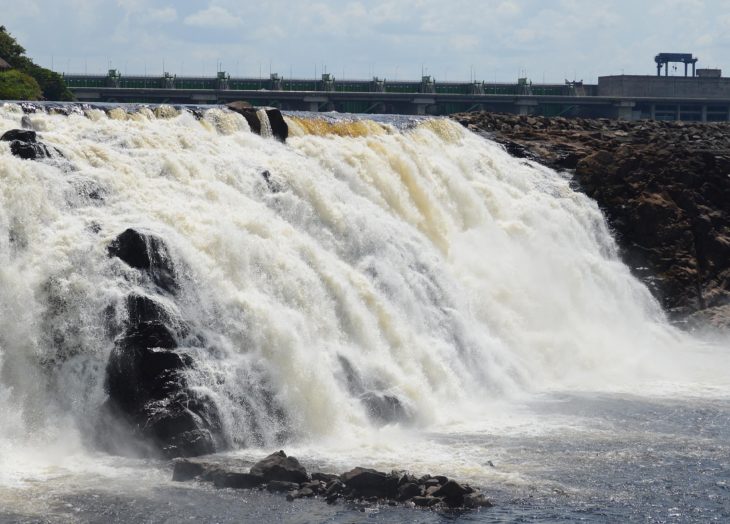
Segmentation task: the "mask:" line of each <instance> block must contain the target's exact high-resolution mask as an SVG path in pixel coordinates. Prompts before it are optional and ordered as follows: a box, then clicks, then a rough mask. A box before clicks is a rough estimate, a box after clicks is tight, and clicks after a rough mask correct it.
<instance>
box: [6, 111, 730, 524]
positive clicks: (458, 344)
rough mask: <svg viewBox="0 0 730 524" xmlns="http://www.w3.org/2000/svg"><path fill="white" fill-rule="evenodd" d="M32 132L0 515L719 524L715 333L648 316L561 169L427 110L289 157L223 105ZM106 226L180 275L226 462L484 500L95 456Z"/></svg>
mask: <svg viewBox="0 0 730 524" xmlns="http://www.w3.org/2000/svg"><path fill="white" fill-rule="evenodd" d="M30 116H31V120H32V122H33V125H34V127H35V128H36V129H38V130H39V136H40V137H41V139H42V140H43V142H44V143H46V144H47V145H49V146H53V147H55V148H57V149H58V150H59V151H60V152H61V153H62V154H63V158H56V159H51V160H46V161H42V162H34V161H23V160H20V159H17V158H15V157H13V156H12V155H11V154H10V150H9V145H8V144H7V143H0V158H2V162H1V163H0V290H2V293H1V294H0V366H1V368H0V419H1V420H2V425H1V426H0V521H8V522H182V521H188V520H189V521H204V522H323V521H333V522H358V521H362V522H366V521H367V522H370V521H380V522H451V521H465V522H502V521H517V522H520V521H523V522H570V521H589V522H593V521H598V522H618V521H637V522H647V521H649V522H708V521H713V520H714V521H718V522H722V521H724V520H727V519H728V518H730V505H729V504H728V502H727V501H728V499H730V491H729V490H730V488H729V487H728V482H729V481H730V478H729V476H730V464H729V463H730V453H729V452H730V407H729V405H728V397H730V379H729V378H728V374H727V370H728V369H730V367H728V364H730V352H729V351H728V343H727V340H726V339H723V338H722V337H721V336H717V337H714V338H713V337H712V336H710V335H705V336H704V337H703V338H699V337H697V336H691V335H688V334H685V333H682V332H680V331H678V330H676V329H674V328H673V327H672V326H670V325H669V324H668V323H667V322H666V321H665V319H664V316H663V314H662V312H661V310H660V308H659V306H658V305H657V304H656V302H655V301H654V300H653V298H652V297H651V296H650V294H649V293H648V291H647V290H646V289H645V288H644V287H643V286H642V285H641V284H640V283H639V282H638V281H636V280H635V279H634V278H633V277H632V276H631V275H630V273H629V271H628V269H627V268H626V267H625V266H624V265H623V264H622V263H621V262H620V260H619V259H618V257H617V251H616V246H615V244H614V242H613V240H612V238H611V235H610V232H609V231H608V228H607V227H606V224H605V222H604V219H603V217H602V215H601V213H600V210H599V209H598V208H597V206H596V205H595V203H594V202H592V201H590V200H589V199H587V198H586V197H585V196H584V195H582V194H580V193H577V192H575V191H573V190H572V189H571V187H570V180H569V177H568V176H567V175H564V174H559V173H556V172H554V171H551V170H549V169H546V168H543V167H541V166H538V165H536V164H533V163H530V162H524V161H521V160H517V159H514V158H511V157H510V156H509V155H507V154H506V153H505V152H504V151H503V150H502V149H501V148H500V147H499V146H497V145H495V144H493V143H490V142H489V141H487V140H485V139H483V138H481V137H478V136H476V135H473V134H471V133H469V132H468V131H466V130H464V129H462V128H461V127H460V126H458V125H457V124H454V123H452V122H450V121H448V120H441V119H409V118H400V119H385V120H381V121H373V120H367V119H357V120H344V119H342V118H341V117H334V116H332V117H330V118H328V119H321V118H317V117H315V116H313V115H307V114H290V115H287V121H288V123H289V126H290V133H291V136H290V138H289V139H288V141H287V142H286V144H282V143H279V142H277V141H276V140H273V139H271V138H266V137H263V138H262V137H259V136H257V135H255V134H252V133H251V132H250V131H249V129H248V125H247V124H246V122H245V120H244V119H243V118H241V117H240V116H238V115H235V114H232V113H229V112H224V111H221V110H219V109H207V110H205V111H204V112H203V114H202V118H198V117H196V115H194V114H193V113H191V112H188V111H178V110H174V109H172V108H164V107H163V108H158V109H157V110H156V111H152V110H149V109H139V108H135V109H132V108H129V109H128V108H124V107H117V108H115V109H113V110H111V111H107V112H104V111H100V110H98V109H88V108H87V109H86V110H78V111H76V112H73V113H72V114H70V115H58V114H47V113H45V112H38V113H35V114H32V115H30ZM21 117H22V112H21V111H20V108H18V107H17V106H14V105H12V104H6V105H4V106H2V107H0V132H4V131H5V130H7V129H12V128H17V127H20V119H21ZM264 171H268V177H267V176H263V172H264ZM127 227H137V228H142V229H145V230H148V231H152V232H154V233H155V234H157V235H159V236H160V237H162V238H164V239H165V241H166V243H167V244H168V247H169V249H170V252H171V254H172V256H173V258H174V260H175V263H176V264H177V267H178V270H179V273H180V275H181V288H182V291H181V294H180V296H179V298H178V299H177V300H176V302H175V303H170V304H169V308H170V309H171V310H174V311H175V313H176V314H177V315H179V316H181V317H182V318H184V319H185V320H186V322H187V323H188V324H189V325H190V326H192V331H193V332H194V334H195V335H196V336H197V338H196V340H197V342H193V341H191V340H181V341H180V346H181V347H180V350H181V351H186V352H188V353H189V354H191V355H192V356H194V357H195V359H196V361H197V362H198V363H199V364H198V365H197V366H196V368H195V369H191V370H190V371H189V377H188V380H189V381H190V382H191V383H192V384H194V385H195V387H196V388H199V389H200V390H201V391H204V392H205V393H206V395H208V396H209V397H210V398H213V399H214V400H215V402H216V405H217V407H218V409H219V410H220V411H221V414H222V417H223V422H224V432H225V435H224V436H225V440H226V442H227V443H228V445H229V451H227V452H226V453H225V455H226V456H231V457H235V458H237V459H240V458H243V459H246V460H250V461H252V462H253V461H255V460H257V459H259V458H261V457H262V456H263V455H266V454H268V453H270V452H271V451H274V450H276V449H279V448H283V449H286V451H287V452H288V453H289V454H291V455H295V456H297V457H298V458H299V459H300V460H301V461H302V462H303V463H304V464H305V466H307V467H308V469H310V470H317V469H319V470H322V471H333V472H341V471H343V470H346V469H349V468H351V467H353V466H355V465H362V466H369V467H377V468H381V469H384V470H390V469H394V468H397V469H409V470H411V471H412V472H414V473H417V474H422V473H427V472H429V473H433V474H446V475H449V476H453V477H455V478H457V479H460V480H464V481H468V482H470V483H472V484H474V485H478V486H481V487H482V488H483V489H484V491H485V492H486V493H487V494H488V495H489V496H490V498H491V499H492V500H493V502H494V503H495V507H494V508H490V509H488V510H482V511H479V512H472V513H439V512H424V511H416V510H411V509H407V508H391V507H359V506H357V505H347V504H338V505H334V506H327V505H326V504H324V503H323V502H322V501H311V500H310V501H296V502H294V503H288V502H286V501H285V500H284V499H283V497H279V496H273V495H272V496H270V495H268V494H263V493H259V492H233V491H228V490H220V491H217V490H214V489H213V488H211V487H210V486H208V485H203V484H196V483H186V484H178V483H172V482H171V480H170V476H171V466H170V464H169V463H167V462H160V461H153V460H146V459H138V458H133V457H114V456H109V455H106V454H104V453H102V452H100V451H98V450H96V449H95V448H94V445H93V438H92V435H93V432H94V427H95V426H94V425H95V421H96V414H97V412H98V409H99V407H100V406H101V404H102V403H103V401H104V399H105V395H106V394H105V391H104V374H105V365H106V361H107V359H108V356H109V353H110V351H111V350H112V348H113V347H114V339H113V336H112V335H110V334H109V333H108V331H107V330H106V329H105V328H104V323H105V319H106V318H107V316H108V315H109V311H110V310H112V311H119V310H120V309H123V308H119V307H116V308H115V306H118V305H119V304H120V303H122V302H123V301H124V297H125V296H126V294H127V293H129V292H139V290H140V285H141V284H140V283H139V282H138V281H135V279H134V278H133V277H131V276H130V275H129V274H128V273H125V271H126V270H125V268H123V267H120V265H119V264H118V263H115V261H114V260H112V259H110V258H109V257H108V256H107V252H106V246H107V245H108V244H109V242H110V241H111V240H112V239H113V238H114V237H115V236H116V235H118V234H119V233H120V232H121V231H123V230H124V229H126V228H127ZM110 308H111V309H110ZM122 320H123V319H122ZM200 341H202V342H200ZM353 374H354V376H356V380H354V382H355V383H356V385H357V387H354V386H353V378H352V376H353ZM368 395H388V396H390V397H394V398H397V399H398V400H399V402H400V404H401V405H402V406H403V407H404V411H405V413H406V416H405V417H404V419H403V420H401V421H400V422H398V423H390V424H383V423H382V421H380V422H379V421H377V420H374V419H373V417H372V416H370V414H369V413H368V410H367V405H366V403H365V402H363V399H364V398H365V397H366V396H368ZM272 399H273V404H275V405H276V406H277V410H276V413H272V410H271V405H272Z"/></svg>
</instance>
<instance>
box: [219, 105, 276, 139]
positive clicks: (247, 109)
mask: <svg viewBox="0 0 730 524" xmlns="http://www.w3.org/2000/svg"><path fill="white" fill-rule="evenodd" d="M226 107H228V109H230V110H231V111H234V112H236V113H238V114H239V115H241V116H243V117H244V118H245V119H246V122H248V126H249V127H250V128H251V131H252V132H253V133H256V134H257V135H260V134H261V119H260V116H259V113H258V112H259V111H260V110H262V109H263V111H265V112H266V116H267V117H268V119H269V124H270V125H271V134H272V135H273V136H274V137H276V138H277V139H278V140H281V141H282V142H285V141H286V139H287V137H288V136H289V126H288V125H287V123H286V120H284V115H282V114H281V111H279V110H278V109H276V108H273V107H266V108H260V107H253V106H251V104H249V103H247V102H242V101H236V102H231V103H229V104H227V105H226Z"/></svg>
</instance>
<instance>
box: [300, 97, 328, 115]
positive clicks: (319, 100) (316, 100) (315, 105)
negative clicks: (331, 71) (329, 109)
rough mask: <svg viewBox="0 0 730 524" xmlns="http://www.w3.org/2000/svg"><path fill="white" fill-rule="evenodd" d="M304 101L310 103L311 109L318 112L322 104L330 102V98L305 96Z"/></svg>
mask: <svg viewBox="0 0 730 524" xmlns="http://www.w3.org/2000/svg"><path fill="white" fill-rule="evenodd" d="M303 101H304V103H305V104H308V106H309V111H312V112H314V113H316V112H318V111H319V108H320V106H321V104H326V103H327V102H329V98H327V97H326V96H305V97H304V99H303Z"/></svg>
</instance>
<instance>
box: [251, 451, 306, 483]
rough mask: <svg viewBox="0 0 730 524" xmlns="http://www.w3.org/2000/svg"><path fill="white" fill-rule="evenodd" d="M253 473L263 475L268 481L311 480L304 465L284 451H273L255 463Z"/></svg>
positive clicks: (298, 481)
mask: <svg viewBox="0 0 730 524" xmlns="http://www.w3.org/2000/svg"><path fill="white" fill-rule="evenodd" d="M251 474H253V475H258V476H261V477H263V478H264V479H266V480H267V481H270V480H281V481H284V482H296V483H298V484H301V483H303V482H307V481H308V480H309V477H308V476H307V470H306V469H304V466H302V465H301V464H300V463H299V461H298V460H297V459H296V458H294V457H287V456H286V453H284V452H283V451H277V452H276V453H272V454H271V455H269V456H268V457H266V458H265V459H263V460H261V461H259V462H257V463H256V464H254V465H253V467H251Z"/></svg>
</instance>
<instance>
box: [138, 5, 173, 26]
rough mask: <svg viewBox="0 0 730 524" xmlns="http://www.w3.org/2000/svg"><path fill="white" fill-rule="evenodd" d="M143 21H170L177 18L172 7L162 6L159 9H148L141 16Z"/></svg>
mask: <svg viewBox="0 0 730 524" xmlns="http://www.w3.org/2000/svg"><path fill="white" fill-rule="evenodd" d="M143 20H144V21H145V22H160V23H170V22H174V21H175V20H177V11H175V8H174V7H169V6H168V7H163V8H161V9H148V10H147V11H146V12H145V13H144V16H143Z"/></svg>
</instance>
